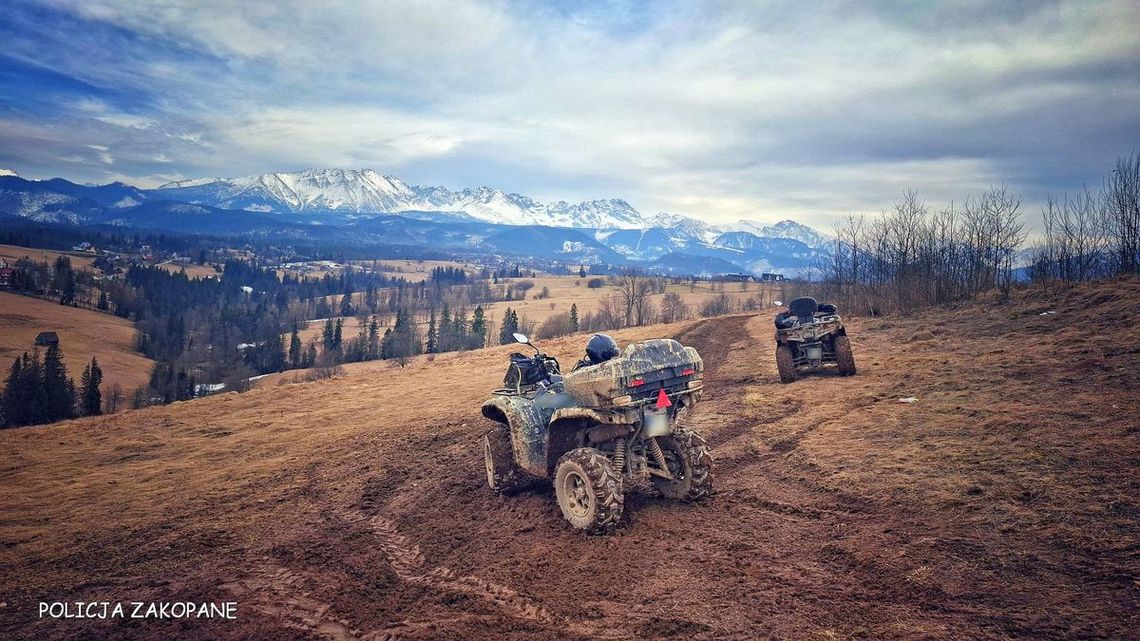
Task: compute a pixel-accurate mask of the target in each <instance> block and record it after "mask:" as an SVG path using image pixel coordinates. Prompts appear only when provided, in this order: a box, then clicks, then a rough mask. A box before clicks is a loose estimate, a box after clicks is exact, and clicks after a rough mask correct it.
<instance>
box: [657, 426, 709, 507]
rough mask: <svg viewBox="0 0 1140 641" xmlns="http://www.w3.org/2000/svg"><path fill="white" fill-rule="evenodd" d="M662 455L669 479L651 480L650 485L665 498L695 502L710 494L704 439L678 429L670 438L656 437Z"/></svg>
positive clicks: (707, 456)
mask: <svg viewBox="0 0 1140 641" xmlns="http://www.w3.org/2000/svg"><path fill="white" fill-rule="evenodd" d="M657 443H658V444H660V445H661V450H662V452H663V453H664V454H665V462H666V463H667V464H668V467H669V473H670V474H672V475H673V480H669V479H666V478H661V477H659V476H654V477H653V485H654V486H655V487H656V488H657V491H659V492H661V494H662V495H663V496H664V497H665V498H670V499H678V500H682V501H696V500H697V499H700V498H703V497H705V496H708V495H709V494H710V493H712V487H713V475H712V455H711V454H709V448H708V445H707V444H706V443H705V439H704V438H703V437H702V436H701V435H700V434H697V433H696V432H694V431H692V430H690V429H688V428H684V427H679V428H676V429H675V430H673V434H672V435H670V436H661V437H658V438H657Z"/></svg>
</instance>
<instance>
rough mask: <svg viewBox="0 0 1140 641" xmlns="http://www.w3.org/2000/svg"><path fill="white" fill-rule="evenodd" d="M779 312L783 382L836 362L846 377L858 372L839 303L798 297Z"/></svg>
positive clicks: (778, 351) (778, 350)
mask: <svg viewBox="0 0 1140 641" xmlns="http://www.w3.org/2000/svg"><path fill="white" fill-rule="evenodd" d="M788 309H789V311H787V312H781V313H779V314H777V315H776V367H777V368H778V369H779V370H780V382H781V383H791V382H792V381H794V380H796V379H797V378H799V373H800V371H803V370H807V369H816V368H820V367H824V366H828V365H832V364H834V365H835V366H836V367H837V368H838V370H839V373H840V374H841V375H843V376H850V375H852V374H854V373H855V355H854V354H853V353H852V352H851V341H850V339H848V338H847V330H846V329H845V328H844V327H843V319H842V318H840V317H839V314H837V313H836V312H835V305H828V304H818V303H816V301H815V299H814V298H810V297H806V296H805V297H803V298H797V299H795V300H793V301H792V302H790V303H788Z"/></svg>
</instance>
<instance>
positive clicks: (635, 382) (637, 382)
mask: <svg viewBox="0 0 1140 641" xmlns="http://www.w3.org/2000/svg"><path fill="white" fill-rule="evenodd" d="M639 385H645V379H644V378H635V379H633V380H632V381H630V382H629V386H630V387H637V386H639Z"/></svg>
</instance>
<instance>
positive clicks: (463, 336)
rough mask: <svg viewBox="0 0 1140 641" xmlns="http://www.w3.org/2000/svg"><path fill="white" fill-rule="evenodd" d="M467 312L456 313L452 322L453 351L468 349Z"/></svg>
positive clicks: (463, 310)
mask: <svg viewBox="0 0 1140 641" xmlns="http://www.w3.org/2000/svg"><path fill="white" fill-rule="evenodd" d="M468 340H469V339H468V336H467V310H465V309H462V308H461V309H460V310H459V311H457V312H455V318H453V319H452V320H451V349H467V342H468Z"/></svg>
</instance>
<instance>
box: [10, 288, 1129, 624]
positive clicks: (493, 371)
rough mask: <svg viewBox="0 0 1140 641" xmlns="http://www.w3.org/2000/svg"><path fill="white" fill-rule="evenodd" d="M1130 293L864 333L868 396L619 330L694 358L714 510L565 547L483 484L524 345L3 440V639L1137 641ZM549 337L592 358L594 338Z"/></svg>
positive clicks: (760, 347) (724, 352)
mask: <svg viewBox="0 0 1140 641" xmlns="http://www.w3.org/2000/svg"><path fill="white" fill-rule="evenodd" d="M1138 303H1140V280H1131V281H1122V282H1116V283H1104V284H1099V285H1094V286H1088V287H1081V288H1075V289H1072V290H1069V291H1067V292H1065V293H1063V294H1060V295H1051V296H1048V297H1046V296H1043V295H1041V294H1039V293H1036V292H1028V293H1021V294H1019V297H1018V300H1017V301H1016V303H1015V304H1014V305H1011V306H1007V307H998V306H994V305H974V306H967V307H962V308H961V309H957V310H951V311H949V312H946V311H934V312H928V313H924V314H919V315H915V316H912V317H910V318H887V319H871V320H856V321H853V322H852V323H851V335H852V337H853V342H854V344H855V354H856V358H857V360H858V365H859V374H858V375H856V376H854V377H850V378H841V377H838V376H835V375H832V374H819V375H814V376H808V377H805V378H803V379H801V380H800V381H798V382H796V383H793V384H791V385H780V384H778V382H777V376H776V371H775V365H774V362H773V359H772V349H773V341H772V330H773V328H772V313H771V312H768V313H764V314H761V315H757V316H754V317H748V316H736V317H728V318H720V319H715V320H711V321H707V322H698V323H686V324H682V325H678V326H672V327H667V326H656V327H647V328H638V329H635V330H629V331H624V332H618V337H619V339H620V341H621V342H625V341H628V340H634V339H638V338H646V337H652V336H659V335H674V334H677V335H680V336H681V337H682V338H683V340H684V341H685V342H686V343H689V344H694V345H697V346H699V347H700V349H701V352H702V355H703V356H704V357H705V359H706V364H707V366H708V371H707V375H706V383H707V392H706V395H705V398H704V400H703V401H702V403H701V404H700V405H699V406H698V407H697V409H696V412H695V413H694V414H693V416H692V418H691V425H692V426H694V427H695V428H697V429H699V430H700V431H701V432H702V433H704V434H706V435H707V436H708V438H709V442H710V444H711V445H712V448H713V454H714V458H715V461H716V475H717V484H718V488H719V493H718V495H717V496H716V497H714V498H713V499H712V500H711V501H708V502H705V503H702V504H699V505H695V506H692V505H681V504H673V503H668V502H663V501H660V500H658V499H653V498H649V497H645V496H642V495H639V494H634V493H631V494H630V495H629V498H628V499H627V506H628V507H629V508H630V521H629V523H628V524H627V525H625V526H624V527H623V528H621V529H620V530H619V532H618V534H617V535H615V536H611V537H606V538H587V537H583V536H580V535H579V534H578V533H576V532H572V531H570V530H569V529H568V528H567V527H566V525H565V524H564V523H563V521H562V520H561V518H560V517H559V516H558V514H557V510H556V508H555V507H554V505H553V503H552V501H551V498H550V496H549V493H548V492H547V493H544V492H541V491H539V492H535V493H525V494H523V495H520V496H516V497H511V498H502V497H496V496H494V495H493V494H491V493H490V492H489V491H488V490H487V489H486V486H485V484H484V481H483V478H482V475H483V471H482V461H481V454H480V451H479V437H480V434H481V433H482V430H483V429H485V426H486V423H485V420H484V419H482V418H481V417H480V416H479V414H478V405H479V403H480V402H481V401H482V400H483V399H484V398H485V397H486V396H487V394H488V392H489V391H490V390H491V389H493V388H494V387H495V386H496V385H497V384H498V383H499V381H500V380H501V377H502V372H503V369H504V362H505V358H506V354H507V353H508V352H509V351H511V350H512V349H514V348H512V347H509V346H508V347H496V348H491V349H486V350H480V351H474V352H465V353H450V354H440V355H436V356H434V357H433V358H429V357H426V356H421V357H417V358H415V359H413V360H412V361H411V363H410V364H409V365H408V367H406V368H400V367H399V366H398V365H397V364H395V363H389V362H371V363H360V364H353V365H347V366H345V373H344V375H342V376H340V377H337V378H333V379H329V380H322V381H316V382H312V383H299V384H289V383H285V384H282V383H281V379H283V378H284V377H287V376H289V375H291V374H293V373H286V374H285V375H281V376H278V377H276V380H275V379H274V377H270V378H269V379H266V380H269V381H271V382H272V383H273V384H269V385H262V386H260V387H258V388H257V389H254V390H252V391H250V392H248V393H247V394H244V395H240V396H239V395H235V394H223V395H220V396H216V397H209V398H206V399H200V400H196V401H192V402H187V403H179V404H175V405H172V406H167V407H158V408H150V409H146V410H140V411H133V412H128V413H126V414H122V415H118V416H115V417H100V418H92V419H83V420H78V421H71V422H67V423H62V424H58V425H53V426H48V427H40V428H27V429H19V430H8V431H5V432H3V433H0V452H3V455H2V456H3V458H0V487H2V488H3V490H0V514H2V517H0V540H2V541H3V543H4V545H3V546H2V547H0V566H2V567H4V568H5V569H6V570H5V579H6V580H5V582H4V585H3V586H2V587H0V601H4V602H6V603H7V604H8V605H7V609H6V611H5V615H4V616H5V617H10V618H9V619H7V620H9V621H12V622H13V623H12V624H11V625H10V626H9V627H7V628H5V631H9V632H10V636H12V637H13V638H20V639H23V638H27V639H31V638H36V639H42V638H78V637H82V638H148V639H149V638H153V639H159V638H173V637H178V638H183V639H187V638H188V639H214V638H226V639H239V638H240V639H249V638H255V639H272V638H292V637H297V636H303V637H306V636H307V637H308V638H317V637H321V636H322V635H323V636H325V637H328V638H339V639H351V638H369V637H368V635H369V634H371V635H372V637H371V638H381V637H382V635H383V634H388V633H391V634H395V635H398V636H400V637H402V638H407V639H438V638H466V639H482V638H543V639H553V638H566V637H569V638H578V639H586V638H596V637H597V636H600V635H602V634H603V633H604V634H606V635H610V636H613V637H616V638H663V637H678V638H695V639H719V638H768V637H776V638H821V639H826V638H845V639H882V638H892V639H911V638H923V639H965V638H969V639H1010V638H1033V639H1038V638H1058V639H1060V638H1127V637H1129V636H1130V635H1132V634H1133V630H1134V629H1135V626H1134V620H1133V619H1134V617H1135V589H1136V586H1135V583H1134V578H1135V576H1137V569H1138V568H1137V557H1136V554H1137V549H1136V541H1137V539H1138V536H1140V504H1138V501H1137V496H1138V495H1140V493H1138V490H1140V474H1138V472H1137V467H1136V462H1137V460H1140V432H1138V429H1137V422H1136V420H1135V417H1136V415H1137V409H1138V406H1137V401H1138V399H1140V382H1138V381H1137V379H1136V378H1135V376H1134V372H1135V371H1136V370H1137V367H1138V366H1140V351H1137V348H1136V345H1137V344H1138V343H1140V328H1138V327H1137V325H1136V324H1135V313H1134V309H1135V307H1136V305H1137V304H1138ZM1048 310H1055V311H1056V312H1057V313H1056V314H1052V315H1046V316H1039V315H1038V314H1039V313H1040V312H1042V311H1048ZM928 334H929V335H928ZM916 336H917V337H918V338H914V337H916ZM544 347H545V348H547V350H548V351H550V352H551V353H554V354H556V355H557V356H558V357H559V358H560V359H561V360H562V362H563V363H564V364H565V365H569V364H570V363H572V362H573V360H574V359H575V358H577V356H578V355H579V353H580V351H581V349H582V340H581V337H569V338H565V339H561V340H557V341H548V342H545V343H544ZM284 380H288V379H284ZM902 396H915V397H917V398H918V402H917V403H914V404H901V403H898V402H897V399H898V398H899V397H902ZM40 598H48V599H52V600H55V599H58V600H87V599H92V598H104V599H112V600H116V599H121V600H148V599H156V598H163V599H174V598H179V599H197V600H218V601H220V600H226V599H237V600H238V601H239V612H241V613H242V614H241V615H240V616H239V621H238V622H235V623H233V624H232V625H227V624H222V625H212V624H211V625H204V624H200V623H194V622H187V623H184V624H174V623H160V622H150V621H147V622H141V623H139V624H136V625H132V626H125V625H114V624H102V623H100V622H76V621H65V622H52V621H37V620H36V619H35V616H34V602H35V601H36V600H37V599H40ZM584 611H586V612H589V613H590V614H589V616H583V612H584Z"/></svg>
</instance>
